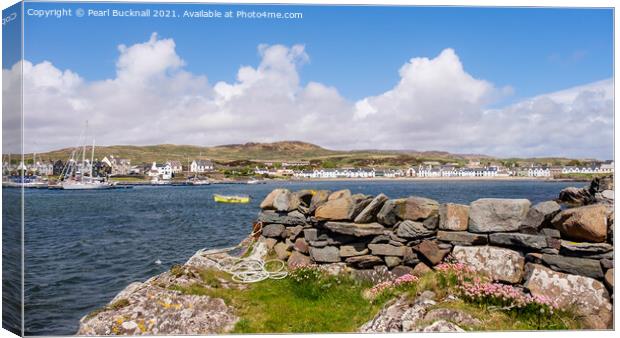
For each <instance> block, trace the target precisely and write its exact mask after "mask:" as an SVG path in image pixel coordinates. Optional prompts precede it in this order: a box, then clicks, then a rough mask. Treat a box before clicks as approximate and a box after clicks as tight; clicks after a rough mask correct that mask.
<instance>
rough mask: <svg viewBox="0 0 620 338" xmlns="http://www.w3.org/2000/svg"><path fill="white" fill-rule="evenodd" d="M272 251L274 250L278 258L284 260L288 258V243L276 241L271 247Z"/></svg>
mask: <svg viewBox="0 0 620 338" xmlns="http://www.w3.org/2000/svg"><path fill="white" fill-rule="evenodd" d="M273 251H275V252H276V256H278V259H281V260H283V261H286V260H287V259H288V256H290V254H291V253H290V252H289V251H288V245H286V244H285V243H282V242H280V243H278V244H276V245H275V246H274V247H273Z"/></svg>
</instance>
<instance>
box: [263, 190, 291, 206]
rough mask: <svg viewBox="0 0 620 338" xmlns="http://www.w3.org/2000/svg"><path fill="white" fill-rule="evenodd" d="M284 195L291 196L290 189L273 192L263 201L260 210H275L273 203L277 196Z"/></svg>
mask: <svg viewBox="0 0 620 338" xmlns="http://www.w3.org/2000/svg"><path fill="white" fill-rule="evenodd" d="M283 194H290V191H289V190H288V189H274V190H272V191H271V192H270V193H269V194H267V196H266V197H265V199H263V201H262V202H261V203H260V208H261V209H263V210H267V209H275V207H274V206H273V201H274V200H275V198H276V196H278V195H283Z"/></svg>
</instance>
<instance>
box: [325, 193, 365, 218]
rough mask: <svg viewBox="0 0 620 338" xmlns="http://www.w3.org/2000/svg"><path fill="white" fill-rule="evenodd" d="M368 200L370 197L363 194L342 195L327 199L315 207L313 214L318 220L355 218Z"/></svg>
mask: <svg viewBox="0 0 620 338" xmlns="http://www.w3.org/2000/svg"><path fill="white" fill-rule="evenodd" d="M334 194H335V193H334ZM331 196H333V194H332V195H330V197H331ZM370 202H371V200H370V198H368V197H366V196H364V195H354V196H343V197H341V198H337V199H329V200H328V201H327V202H326V203H324V204H322V205H320V206H319V207H318V208H317V209H316V211H315V212H314V216H315V217H316V219H317V220H319V221H325V220H328V221H348V220H352V219H353V218H355V216H357V214H358V213H359V212H360V211H361V210H362V209H363V208H364V207H366V206H367V205H368V204H369V203H370Z"/></svg>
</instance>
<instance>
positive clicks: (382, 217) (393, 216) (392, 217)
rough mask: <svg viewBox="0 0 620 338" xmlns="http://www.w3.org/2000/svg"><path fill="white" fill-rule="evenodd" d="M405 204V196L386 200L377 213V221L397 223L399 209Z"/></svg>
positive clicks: (386, 223)
mask: <svg viewBox="0 0 620 338" xmlns="http://www.w3.org/2000/svg"><path fill="white" fill-rule="evenodd" d="M403 204H405V199H404V198H400V199H394V200H387V201H385V203H383V206H382V207H381V210H379V213H377V221H378V222H379V223H381V224H385V225H390V226H392V225H395V224H396V223H398V221H399V218H398V212H397V210H398V209H401V208H402V205H403Z"/></svg>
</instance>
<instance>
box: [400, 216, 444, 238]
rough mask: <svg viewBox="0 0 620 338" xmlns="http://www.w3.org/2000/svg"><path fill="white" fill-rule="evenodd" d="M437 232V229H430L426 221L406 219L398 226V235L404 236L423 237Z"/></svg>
mask: <svg viewBox="0 0 620 338" xmlns="http://www.w3.org/2000/svg"><path fill="white" fill-rule="evenodd" d="M434 234H435V230H433V229H428V228H426V226H425V225H424V223H421V222H416V221H411V220H404V221H401V222H399V223H398V225H397V226H396V235H397V236H398V237H402V238H423V237H429V236H432V235H434Z"/></svg>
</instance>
